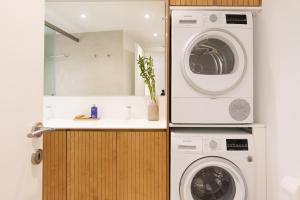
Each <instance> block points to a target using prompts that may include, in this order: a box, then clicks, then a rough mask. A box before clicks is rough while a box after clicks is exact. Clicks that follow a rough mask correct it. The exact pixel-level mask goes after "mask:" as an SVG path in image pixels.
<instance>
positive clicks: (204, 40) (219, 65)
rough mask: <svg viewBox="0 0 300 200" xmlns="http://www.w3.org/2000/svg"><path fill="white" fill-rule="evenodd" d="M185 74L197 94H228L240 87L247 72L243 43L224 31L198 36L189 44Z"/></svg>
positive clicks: (183, 68)
mask: <svg viewBox="0 0 300 200" xmlns="http://www.w3.org/2000/svg"><path fill="white" fill-rule="evenodd" d="M183 55H184V56H183V58H182V61H183V63H182V65H181V66H182V73H183V75H184V78H185V80H186V81H187V82H188V83H189V85H191V86H192V87H193V88H194V89H195V90H197V91H198V92H200V93H203V94H208V95H220V94H224V93H226V92H228V91H230V90H232V89H233V88H234V87H236V86H237V85H238V83H239V82H240V81H241V80H242V78H243V76H244V73H245V71H246V64H247V62H246V60H247V58H246V53H245V50H244V48H243V46H242V45H241V43H240V42H239V40H238V39H237V38H236V37H234V36H233V35H232V34H230V33H228V32H226V31H224V30H218V29H214V30H210V31H207V32H204V33H201V34H197V35H194V36H193V37H192V38H191V39H190V40H189V41H188V42H187V44H186V47H185V49H184V53H183Z"/></svg>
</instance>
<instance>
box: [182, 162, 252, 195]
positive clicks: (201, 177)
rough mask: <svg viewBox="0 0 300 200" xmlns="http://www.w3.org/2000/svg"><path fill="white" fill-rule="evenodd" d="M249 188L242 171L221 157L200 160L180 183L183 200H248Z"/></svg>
mask: <svg viewBox="0 0 300 200" xmlns="http://www.w3.org/2000/svg"><path fill="white" fill-rule="evenodd" d="M246 195H247V187H246V183H245V179H244V177H243V175H242V173H241V171H240V170H239V169H238V168H237V167H236V166H235V165H234V164H233V163H231V162H229V161H228V160H226V159H223V158H219V157H207V158H204V159H199V160H198V161H196V162H194V163H193V164H191V165H190V166H189V167H188V168H187V169H186V171H185V172H184V174H183V176H182V178H181V181H180V198H181V199H182V200H246V199H247V197H246Z"/></svg>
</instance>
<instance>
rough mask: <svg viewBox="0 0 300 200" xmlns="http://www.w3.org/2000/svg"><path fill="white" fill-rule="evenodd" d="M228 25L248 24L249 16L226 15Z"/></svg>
mask: <svg viewBox="0 0 300 200" xmlns="http://www.w3.org/2000/svg"><path fill="white" fill-rule="evenodd" d="M226 23H227V24H248V22H247V15H243V14H241V15H239V14H226Z"/></svg>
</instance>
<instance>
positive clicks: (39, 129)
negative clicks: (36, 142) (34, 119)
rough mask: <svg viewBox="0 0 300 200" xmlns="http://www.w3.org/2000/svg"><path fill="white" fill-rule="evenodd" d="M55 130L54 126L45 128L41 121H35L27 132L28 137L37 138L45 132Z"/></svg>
mask: <svg viewBox="0 0 300 200" xmlns="http://www.w3.org/2000/svg"><path fill="white" fill-rule="evenodd" d="M51 131H55V129H54V128H47V127H44V126H43V123H42V122H38V123H36V124H35V125H34V126H33V127H32V129H31V132H30V133H28V134H27V137H28V138H39V137H41V136H42V135H43V134H44V133H46V132H51Z"/></svg>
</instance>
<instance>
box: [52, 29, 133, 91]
mask: <svg viewBox="0 0 300 200" xmlns="http://www.w3.org/2000/svg"><path fill="white" fill-rule="evenodd" d="M76 35H77V36H78V37H79V38H80V42H78V43H77V42H74V41H72V40H70V39H69V38H66V37H65V36H62V35H59V36H57V39H56V44H55V49H56V52H55V54H56V56H60V55H65V56H67V57H66V58H61V57H58V58H55V60H54V61H55V67H56V95H58V96H119V95H121V96H122V95H133V94H134V77H133V76H134V71H133V70H134V64H132V63H133V62H134V50H133V52H131V53H130V51H128V48H127V46H128V43H129V42H127V40H128V36H127V35H126V37H125V34H124V33H123V31H102V32H89V33H80V34H76ZM125 39H126V42H125V41H124V40H125ZM125 45H126V46H125Z"/></svg>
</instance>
